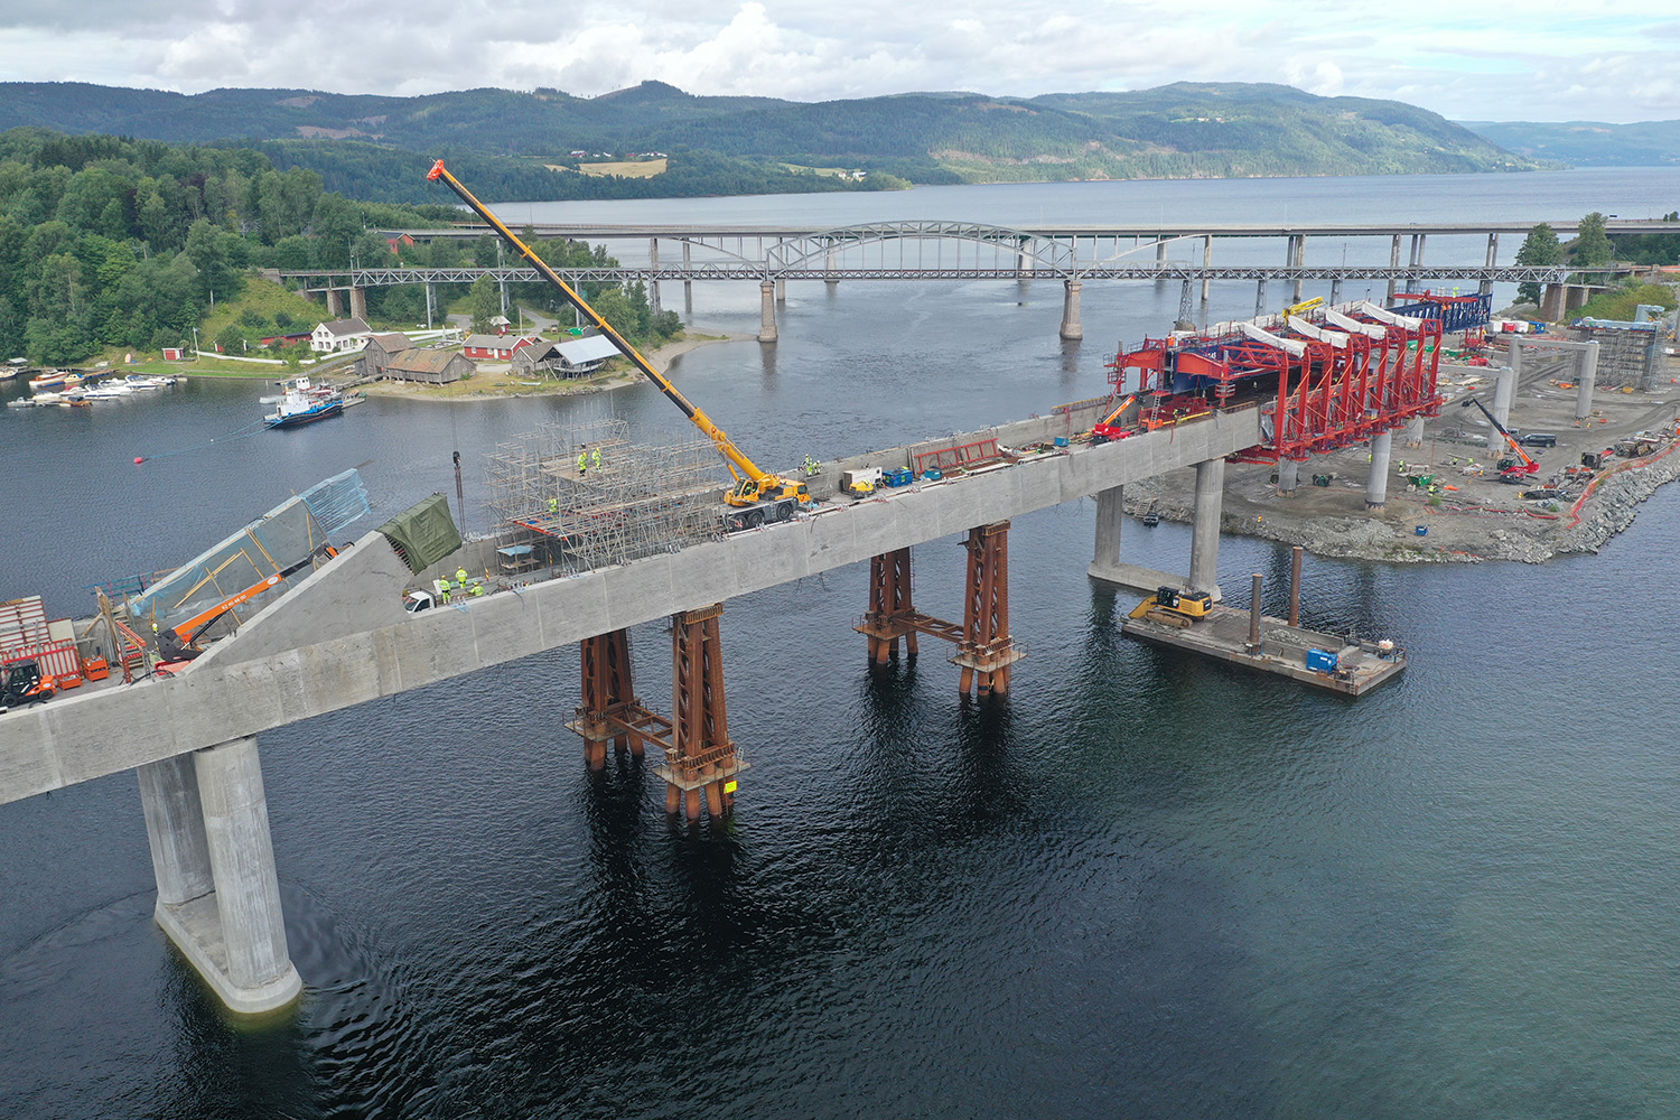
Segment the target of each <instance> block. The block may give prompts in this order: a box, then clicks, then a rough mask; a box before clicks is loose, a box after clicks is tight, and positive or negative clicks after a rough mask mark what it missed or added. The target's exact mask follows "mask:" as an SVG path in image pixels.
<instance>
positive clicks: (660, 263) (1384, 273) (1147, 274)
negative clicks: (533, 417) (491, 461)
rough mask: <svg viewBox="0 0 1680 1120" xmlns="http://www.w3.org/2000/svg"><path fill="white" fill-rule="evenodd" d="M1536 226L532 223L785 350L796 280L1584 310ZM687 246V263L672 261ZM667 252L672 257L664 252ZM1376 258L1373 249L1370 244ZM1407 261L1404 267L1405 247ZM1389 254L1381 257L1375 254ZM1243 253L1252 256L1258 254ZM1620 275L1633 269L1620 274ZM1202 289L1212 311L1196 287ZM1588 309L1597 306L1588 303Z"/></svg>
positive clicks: (430, 272)
mask: <svg viewBox="0 0 1680 1120" xmlns="http://www.w3.org/2000/svg"><path fill="white" fill-rule="evenodd" d="M1609 226H1610V227H1611V228H1612V232H1617V233H1628V232H1636V231H1637V232H1650V233H1664V232H1673V231H1680V222H1654V221H1652V222H1646V221H1641V222H1611V223H1609ZM1528 228H1529V226H1527V225H1526V224H1518V223H1484V224H1477V225H1464V224H1444V225H1432V226H1415V225H1414V226H1404V227H1400V226H1366V225H1361V226H1316V227H1281V226H1256V225H1243V226H1223V227H1202V228H1199V229H1195V230H1190V229H1184V228H1172V229H1167V228H1161V227H1153V226H1152V227H1143V226H1113V227H1096V226H1092V227H1056V226H1052V227H1035V228H1030V229H1012V228H1008V227H1003V226H994V225H987V224H984V223H977V222H953V221H898V222H878V223H870V224H865V225H855V226H845V227H841V228H837V229H825V230H816V229H799V228H792V227H752V226H667V227H656V226H581V225H542V226H527V227H526V229H527V230H528V232H529V233H530V234H531V235H532V236H534V237H538V238H542V237H566V238H570V239H572V240H578V241H596V242H623V241H631V242H642V241H645V242H646V245H647V252H646V261H645V263H641V262H638V263H634V264H628V265H619V266H615V267H610V268H609V267H601V266H594V267H587V268H570V269H560V270H559V271H560V273H561V275H563V276H564V277H565V278H566V279H567V281H568V282H569V283H587V282H606V283H623V282H637V281H639V282H641V283H643V284H646V285H647V286H648V289H649V294H650V298H651V301H652V302H653V304H654V307H655V309H656V310H657V309H658V308H659V306H660V285H661V284H662V283H673V282H678V281H680V282H682V283H683V284H684V286H685V294H687V293H690V292H691V289H689V288H688V285H691V284H692V283H693V282H694V281H696V280H710V281H733V282H742V281H748V282H753V281H756V282H757V283H758V284H759V285H760V291H761V293H762V300H763V302H762V325H761V329H760V332H759V340H760V341H761V342H773V341H775V339H776V312H775V304H776V302H777V300H778V299H780V298H783V297H784V296H785V285H786V283H787V281H789V280H793V281H810V280H821V281H824V282H826V283H829V284H837V283H839V282H840V281H842V280H900V281H902V280H941V281H974V280H1015V281H1031V280H1055V281H1060V282H1061V283H1062V285H1063V287H1064V299H1063V313H1062V324H1061V336H1062V337H1063V338H1070V339H1071V338H1080V337H1082V336H1083V333H1084V332H1083V328H1082V327H1081V325H1080V318H1079V297H1080V289H1081V286H1082V285H1083V284H1084V283H1085V282H1086V281H1114V280H1133V281H1137V280H1143V281H1154V282H1157V283H1171V282H1177V283H1178V284H1179V285H1180V299H1179V318H1180V319H1181V320H1184V319H1190V320H1196V321H1205V320H1206V318H1207V314H1206V311H1207V302H1208V297H1209V292H1210V286H1211V284H1212V283H1213V282H1214V281H1216V280H1218V281H1248V282H1253V283H1254V284H1255V285H1256V300H1255V311H1256V314H1260V313H1261V312H1263V311H1265V310H1266V307H1265V301H1266V289H1267V285H1268V284H1271V283H1274V282H1276V283H1287V284H1289V285H1290V292H1291V300H1290V302H1292V303H1293V302H1299V301H1300V298H1301V292H1302V288H1303V285H1305V284H1306V283H1308V282H1314V283H1327V284H1328V285H1329V287H1330V291H1329V300H1330V302H1332V303H1335V302H1339V301H1340V299H1341V285H1342V283H1343V282H1344V281H1350V280H1352V281H1372V280H1379V281H1383V282H1385V283H1386V285H1387V295H1388V296H1389V297H1392V296H1393V295H1394V294H1395V293H1396V292H1397V291H1405V290H1409V289H1413V288H1416V287H1422V286H1428V285H1431V284H1440V283H1443V282H1450V283H1457V284H1475V285H1476V286H1477V287H1478V289H1479V290H1481V291H1484V292H1485V291H1489V290H1491V287H1492V285H1494V284H1496V283H1539V284H1543V285H1546V286H1547V287H1548V289H1555V291H1553V292H1552V293H1551V294H1552V296H1553V298H1554V300H1556V301H1557V302H1558V304H1559V306H1560V307H1561V308H1563V309H1564V310H1567V305H1568V303H1569V302H1571V300H1570V298H1569V297H1568V296H1567V295H1563V294H1562V293H1563V290H1564V281H1565V279H1566V276H1567V271H1568V270H1566V269H1564V268H1563V267H1561V266H1544V267H1534V266H1521V265H1516V264H1507V265H1501V264H1500V263H1499V262H1498V258H1499V243H1500V237H1501V235H1507V236H1509V235H1514V234H1519V233H1521V234H1526V232H1527V230H1528ZM1553 228H1554V229H1557V230H1559V232H1560V233H1565V234H1567V233H1568V232H1571V231H1573V228H1574V223H1569V222H1559V223H1555V224H1553ZM386 232H387V235H388V237H390V238H391V239H393V240H397V239H401V238H410V239H413V240H423V239H441V238H463V237H470V238H475V239H476V238H478V237H483V236H488V231H487V230H485V229H484V228H483V227H480V226H471V227H462V228H452V229H445V230H390V231H386ZM1431 235H1434V236H1437V237H1442V236H1445V237H1453V238H1456V239H1463V238H1475V239H1478V240H1481V241H1482V243H1483V245H1484V246H1485V247H1484V248H1483V250H1482V252H1481V256H1482V260H1481V261H1480V262H1479V263H1467V262H1464V261H1463V260H1459V261H1456V262H1448V261H1443V262H1439V263H1434V264H1426V263H1425V262H1424V250H1425V247H1426V245H1427V241H1428V238H1429V237H1430V236H1431ZM1309 238H1337V239H1340V240H1341V241H1342V242H1343V243H1344V254H1343V255H1344V258H1345V256H1346V253H1345V243H1346V242H1347V241H1349V240H1353V239H1360V240H1362V241H1367V242H1369V241H1372V240H1374V239H1375V240H1377V241H1378V242H1379V243H1380V239H1384V238H1386V239H1387V240H1388V249H1389V252H1388V254H1387V256H1388V259H1387V261H1381V260H1378V261H1374V262H1373V261H1371V260H1365V261H1355V262H1353V263H1349V262H1347V261H1346V260H1345V259H1344V260H1343V261H1342V262H1341V263H1339V264H1333V265H1332V264H1315V265H1309V264H1307V263H1306V247H1307V242H1308V239H1309ZM1225 239H1247V240H1253V239H1281V240H1282V241H1283V242H1284V250H1285V251H1284V254H1283V257H1284V259H1283V261H1282V262H1281V263H1273V264H1264V263H1253V262H1250V263H1240V264H1229V265H1226V264H1221V265H1215V264H1214V263H1213V255H1214V244H1215V241H1216V240H1225ZM673 246H674V247H675V248H676V249H677V250H678V251H679V253H680V259H672V253H671V249H672V247H673ZM662 248H663V249H664V250H665V252H664V253H663V254H662V253H661V249H662ZM1361 248H1362V249H1363V250H1365V251H1367V252H1370V251H1371V248H1370V246H1367V245H1362V246H1361ZM1403 249H1404V250H1405V253H1404V259H1402V250H1403ZM1376 252H1379V253H1380V248H1379V249H1377V250H1376ZM1241 255H1245V256H1251V255H1253V254H1252V252H1249V253H1244V254H1241ZM1607 271H1609V272H1625V271H1627V270H1626V269H1625V268H1624V269H1611V270H1607ZM277 275H278V277H279V278H282V279H286V280H294V281H297V282H299V283H301V285H302V287H303V289H304V290H305V291H306V292H310V293H324V294H325V296H326V298H327V304H328V310H329V312H330V313H333V314H342V313H343V312H344V301H343V294H344V293H345V292H348V293H349V295H350V313H351V314H353V315H354V314H365V310H366V307H365V292H366V289H368V288H370V287H383V286H387V285H392V284H424V285H426V290H427V310H428V320H429V319H430V318H431V311H432V308H433V306H434V303H433V298H432V292H433V286H434V285H437V284H470V283H473V282H474V281H476V280H478V279H479V278H480V277H482V276H488V277H490V278H491V279H492V280H494V281H495V282H496V283H497V284H498V285H499V286H500V287H501V289H502V294H503V305H504V309H505V308H506V306H507V285H508V284H510V283H528V282H533V281H537V280H540V279H541V278H540V277H539V276H538V275H537V273H536V271H535V270H534V269H530V268H515V267H494V268H402V267H396V268H385V267H367V266H359V267H352V268H349V269H335V270H308V271H296V270H295V271H282V272H279V273H278V274H277ZM1198 286H1199V297H1200V298H1199V300H1198V299H1197V298H1196V297H1197V288H1198ZM1582 298H1584V295H1583V297H1582Z"/></svg>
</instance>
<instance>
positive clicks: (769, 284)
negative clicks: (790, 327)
mask: <svg viewBox="0 0 1680 1120" xmlns="http://www.w3.org/2000/svg"><path fill="white" fill-rule="evenodd" d="M758 293H759V316H758V323H759V326H758V340H759V341H760V342H775V341H776V284H775V281H773V280H762V281H760V282H759V285H758Z"/></svg>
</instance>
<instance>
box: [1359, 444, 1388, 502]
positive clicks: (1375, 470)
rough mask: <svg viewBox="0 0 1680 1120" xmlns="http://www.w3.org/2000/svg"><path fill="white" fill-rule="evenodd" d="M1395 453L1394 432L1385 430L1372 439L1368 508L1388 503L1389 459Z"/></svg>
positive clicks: (1366, 488) (1366, 489)
mask: <svg viewBox="0 0 1680 1120" xmlns="http://www.w3.org/2000/svg"><path fill="white" fill-rule="evenodd" d="M1393 453H1394V433H1393V432H1384V433H1383V434H1382V435H1380V436H1377V437H1376V438H1375V439H1373V440H1372V441H1371V469H1370V473H1368V474H1367V475H1366V476H1365V508H1366V509H1381V508H1382V507H1383V506H1384V505H1386V504H1387V503H1388V460H1389V456H1390V455H1392V454H1393Z"/></svg>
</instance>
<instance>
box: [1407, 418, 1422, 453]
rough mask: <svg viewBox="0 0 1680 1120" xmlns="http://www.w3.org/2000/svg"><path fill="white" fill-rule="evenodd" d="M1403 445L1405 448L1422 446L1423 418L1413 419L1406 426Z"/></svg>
mask: <svg viewBox="0 0 1680 1120" xmlns="http://www.w3.org/2000/svg"><path fill="white" fill-rule="evenodd" d="M1405 444H1406V446H1407V447H1422V446H1423V417H1421V416H1418V417H1415V418H1414V419H1413V420H1412V422H1411V423H1410V424H1407V425H1406V437H1405Z"/></svg>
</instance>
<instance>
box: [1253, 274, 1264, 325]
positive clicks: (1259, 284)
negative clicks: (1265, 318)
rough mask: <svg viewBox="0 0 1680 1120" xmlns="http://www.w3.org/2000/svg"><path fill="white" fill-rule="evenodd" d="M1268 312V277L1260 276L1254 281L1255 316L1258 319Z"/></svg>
mask: <svg viewBox="0 0 1680 1120" xmlns="http://www.w3.org/2000/svg"><path fill="white" fill-rule="evenodd" d="M1265 313H1266V278H1265V277H1264V276H1262V277H1260V279H1259V280H1257V281H1255V283H1254V317H1255V318H1256V319H1258V318H1260V316H1262V315H1264V314H1265Z"/></svg>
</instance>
